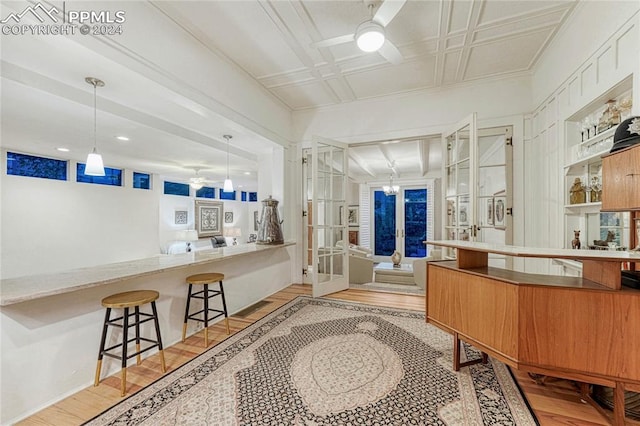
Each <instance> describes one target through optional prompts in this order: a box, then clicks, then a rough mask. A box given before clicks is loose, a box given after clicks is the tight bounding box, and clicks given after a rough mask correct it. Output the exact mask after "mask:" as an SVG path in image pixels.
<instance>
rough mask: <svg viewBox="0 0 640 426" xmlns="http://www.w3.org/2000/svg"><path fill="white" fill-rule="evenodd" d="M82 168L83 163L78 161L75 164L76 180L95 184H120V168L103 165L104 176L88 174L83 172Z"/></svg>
mask: <svg viewBox="0 0 640 426" xmlns="http://www.w3.org/2000/svg"><path fill="white" fill-rule="evenodd" d="M84 168H85V164H84V163H78V164H77V165H76V172H77V176H76V182H81V183H95V184H97V185H111V186H122V170H121V169H112V168H110V167H105V168H104V176H89V175H85V174H84Z"/></svg>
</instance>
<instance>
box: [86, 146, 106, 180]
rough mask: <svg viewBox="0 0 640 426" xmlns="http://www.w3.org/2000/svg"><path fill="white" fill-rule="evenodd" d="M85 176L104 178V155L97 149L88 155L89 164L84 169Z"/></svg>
mask: <svg viewBox="0 0 640 426" xmlns="http://www.w3.org/2000/svg"><path fill="white" fill-rule="evenodd" d="M84 174H85V175H87V176H104V174H105V173H104V163H103V162H102V155H100V154H98V152H97V151H96V149H95V148H93V152H91V153H89V155H87V164H86V166H85V168H84Z"/></svg>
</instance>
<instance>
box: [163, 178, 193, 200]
mask: <svg viewBox="0 0 640 426" xmlns="http://www.w3.org/2000/svg"><path fill="white" fill-rule="evenodd" d="M164 193H165V194H166V195H182V196H184V197H188V196H189V185H187V184H186V183H177V182H168V181H166V180H165V181H164Z"/></svg>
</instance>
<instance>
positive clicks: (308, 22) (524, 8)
mask: <svg viewBox="0 0 640 426" xmlns="http://www.w3.org/2000/svg"><path fill="white" fill-rule="evenodd" d="M365 1H366V2H367V3H365ZM387 1H389V2H394V1H396V2H397V1H398V0H387ZM371 3H372V4H373V6H374V9H373V11H374V13H375V12H376V10H377V9H378V8H379V7H380V5H381V3H382V2H381V1H379V0H376V1H373V2H371ZM367 4H368V0H364V1H363V0H341V1H322V0H320V1H319V0H291V1H278V0H266V1H210V2H199V1H194V2H157V3H155V5H156V7H158V8H159V9H161V10H163V11H164V12H165V13H166V14H167V15H168V16H170V17H171V18H172V19H174V20H175V22H176V23H178V24H179V25H182V26H183V27H185V28H186V29H188V30H189V31H190V32H191V33H192V34H194V36H195V37H197V38H198V39H200V40H201V41H202V42H203V43H205V44H207V45H210V46H212V47H213V48H215V49H216V50H218V51H220V52H222V53H223V54H224V55H225V56H227V57H228V58H230V59H231V60H232V61H233V62H235V63H236V64H237V65H238V66H239V67H240V68H242V69H243V70H244V71H245V72H246V73H247V74H249V75H250V76H251V77H252V78H254V79H255V80H256V81H258V82H259V83H260V84H261V85H263V86H264V87H265V88H266V89H267V90H269V91H270V92H271V93H272V94H273V95H274V96H276V97H277V98H278V99H280V100H281V101H282V102H283V103H284V104H285V105H287V106H288V107H289V108H291V109H292V110H299V109H305V108H316V107H319V106H326V105H333V104H338V103H343V102H350V101H353V100H357V99H365V98H371V97H377V96H385V95H390V94H394V93H399V92H407V91H412V90H420V89H427V88H433V87H438V86H443V85H451V84H456V83H462V82H469V81H474V80H477V79H481V78H488V77H495V76H504V75H509V74H514V73H521V72H526V71H529V70H530V69H531V67H532V66H533V65H534V64H535V62H536V60H537V59H538V58H539V56H540V54H541V52H542V51H543V50H544V48H545V47H546V46H547V44H548V43H549V42H550V40H551V39H552V37H553V36H554V34H555V33H556V32H557V31H558V29H559V28H560V26H561V24H562V23H563V22H564V20H565V19H566V18H567V16H568V15H569V13H570V12H571V10H572V9H573V7H574V6H575V1H573V0H554V1H538V0H527V1H505V0H482V1H468V0H408V1H406V2H403V1H399V4H402V7H401V8H400V11H399V12H398V13H397V15H396V16H395V17H394V18H393V19H392V20H391V22H390V23H389V24H388V25H387V26H386V28H385V32H386V36H387V38H388V39H389V40H390V41H391V42H392V43H393V44H394V45H395V46H396V47H397V48H398V50H399V51H400V53H401V54H402V56H403V58H404V60H403V61H402V62H401V63H399V64H396V65H394V64H391V63H389V62H388V61H387V60H385V59H384V58H383V57H382V56H381V55H380V54H378V53H375V52H374V53H365V52H362V51H360V49H358V47H357V46H356V43H355V42H349V43H344V44H340V45H336V46H331V47H314V43H316V42H319V41H321V40H324V39H329V38H333V37H338V36H343V35H347V34H353V33H354V32H355V30H356V28H357V26H358V25H359V24H360V23H362V22H363V21H365V20H367V19H369V18H370V15H369V11H368V9H367Z"/></svg>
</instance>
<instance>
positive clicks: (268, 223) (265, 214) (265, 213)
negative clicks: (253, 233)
mask: <svg viewBox="0 0 640 426" xmlns="http://www.w3.org/2000/svg"><path fill="white" fill-rule="evenodd" d="M282 222H283V221H281V220H280V218H279V217H278V200H276V199H274V198H272V197H271V195H269V198H266V199H264V200H262V215H261V216H260V221H259V222H258V237H257V240H256V244H282V243H284V238H283V237H282V228H280V225H282Z"/></svg>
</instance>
